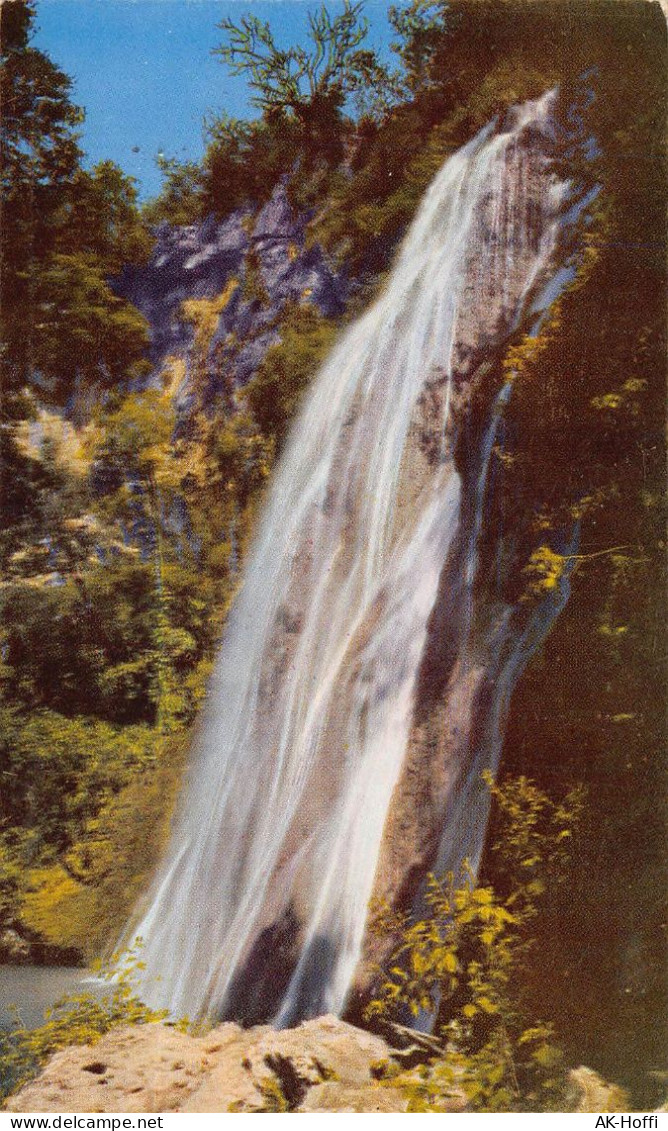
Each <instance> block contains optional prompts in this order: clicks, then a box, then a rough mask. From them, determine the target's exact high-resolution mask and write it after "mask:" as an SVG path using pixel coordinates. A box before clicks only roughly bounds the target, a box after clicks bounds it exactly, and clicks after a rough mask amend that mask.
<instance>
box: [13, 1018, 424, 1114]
mask: <svg viewBox="0 0 668 1131" xmlns="http://www.w3.org/2000/svg"><path fill="white" fill-rule="evenodd" d="M391 1055H392V1050H391V1049H390V1048H389V1046H388V1045H387V1044H386V1043H385V1041H383V1040H382V1039H381V1038H380V1037H377V1036H374V1035H373V1034H371V1033H368V1032H365V1031H364V1030H362V1029H357V1028H355V1027H354V1026H352V1025H348V1024H346V1022H344V1021H341V1020H339V1019H338V1018H336V1017H330V1016H325V1017H319V1018H317V1019H315V1020H312V1021H306V1022H304V1024H302V1025H300V1026H298V1027H297V1028H295V1029H284V1030H278V1031H277V1030H274V1029H271V1028H270V1027H269V1026H257V1027H255V1028H253V1029H242V1028H241V1027H240V1026H239V1025H236V1024H234V1023H231V1022H230V1023H227V1024H224V1025H220V1026H219V1027H218V1028H216V1029H212V1030H211V1031H210V1032H208V1033H206V1034H205V1035H203V1036H190V1035H188V1034H185V1033H181V1032H178V1031H177V1030H176V1029H174V1028H173V1027H170V1026H168V1025H162V1024H153V1025H145V1026H138V1027H137V1026H135V1027H133V1028H124V1029H117V1030H115V1031H114V1032H112V1033H109V1034H107V1036H106V1037H103V1038H102V1039H101V1040H100V1041H98V1043H97V1044H95V1045H92V1046H90V1045H86V1046H78V1047H72V1048H68V1049H65V1050H63V1051H61V1052H58V1053H56V1054H55V1055H54V1056H53V1057H52V1058H51V1060H50V1061H49V1062H48V1064H47V1065H46V1067H45V1068H44V1070H43V1072H42V1073H41V1075H40V1076H39V1077H38V1078H37V1079H36V1080H34V1081H32V1083H30V1084H27V1085H26V1086H25V1087H24V1088H23V1089H22V1090H21V1091H19V1092H18V1093H16V1095H14V1096H12V1097H10V1099H9V1100H8V1102H7V1105H6V1106H7V1109H8V1110H9V1111H15V1112H21V1111H24V1112H25V1111H30V1112H119V1111H121V1112H122V1111H125V1112H127V1111H131V1112H147V1111H148V1112H172V1111H184V1112H186V1111H187V1112H226V1111H230V1110H232V1111H237V1112H244V1111H246V1112H252V1111H276V1110H280V1111H286V1110H293V1111H310V1112H314V1111H326V1112H336V1111H339V1112H344V1111H361V1112H375V1111H382V1112H391V1111H405V1110H406V1098H405V1096H404V1094H403V1092H402V1091H401V1088H400V1087H399V1086H398V1084H397V1081H396V1079H394V1080H389V1081H388V1082H387V1083H384V1082H382V1081H379V1080H377V1079H376V1078H375V1075H374V1073H375V1072H377V1070H378V1064H379V1062H385V1061H387V1060H388V1059H389V1058H390V1057H391Z"/></svg>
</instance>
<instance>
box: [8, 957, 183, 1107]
mask: <svg viewBox="0 0 668 1131" xmlns="http://www.w3.org/2000/svg"><path fill="white" fill-rule="evenodd" d="M115 957H116V956H115ZM140 966H141V961H140V960H139V959H137V958H136V957H135V956H134V955H132V954H130V955H129V956H127V957H126V959H125V962H124V963H122V965H121V972H120V974H113V975H112V973H111V972H108V973H107V974H106V975H104V973H103V972H102V976H106V978H107V980H109V981H110V980H111V978H112V977H113V978H114V982H113V984H110V988H109V990H108V992H106V993H105V994H103V995H101V996H98V995H96V994H89V993H80V994H71V995H67V996H66V997H63V998H61V1000H60V1001H58V1002H57V1003H56V1004H55V1005H54V1006H53V1008H52V1009H50V1010H48V1011H47V1014H46V1021H45V1023H44V1024H43V1025H41V1026H39V1027H38V1028H36V1029H28V1028H25V1027H24V1026H23V1025H22V1024H21V1021H20V1017H19V1015H18V1012H17V1018H16V1023H15V1025H14V1027H13V1028H12V1029H10V1030H9V1031H5V1030H0V1061H1V1063H2V1070H1V1076H0V1098H1V1097H3V1096H7V1095H8V1094H9V1093H11V1092H14V1091H16V1090H17V1089H18V1088H21V1087H23V1085H24V1084H27V1083H28V1081H30V1080H31V1079H32V1078H33V1077H34V1076H36V1075H37V1073H38V1072H39V1070H40V1068H41V1066H42V1065H43V1064H44V1063H45V1061H46V1060H48V1058H49V1057H50V1056H52V1055H53V1053H54V1052H57V1051H58V1050H59V1049H63V1048H68V1047H70V1046H71V1045H94V1044H95V1043H96V1042H97V1041H99V1039H100V1037H103V1036H104V1035H105V1034H106V1033H108V1032H110V1031H111V1030H112V1029H117V1028H119V1027H120V1026H124V1025H147V1024H150V1023H154V1022H157V1021H162V1020H163V1019H164V1018H165V1016H166V1013H165V1012H157V1011H155V1010H152V1009H149V1008H148V1007H147V1006H145V1005H144V1004H143V1003H142V1002H141V1001H140V1000H139V999H138V998H137V997H136V996H135V995H134V992H133V989H132V973H133V970H135V969H137V968H138V967H140Z"/></svg>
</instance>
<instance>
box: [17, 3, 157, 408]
mask: <svg viewBox="0 0 668 1131" xmlns="http://www.w3.org/2000/svg"><path fill="white" fill-rule="evenodd" d="M1 18H2V33H3V34H2V37H1V41H2V47H1V49H0V50H1V54H0V102H1V104H2V107H3V111H2V120H1V122H0V157H1V161H0V166H1V168H2V174H1V177H2V179H1V182H0V187H1V191H2V223H3V270H2V280H1V281H0V320H1V325H0V330H1V332H2V340H3V342H4V343H5V346H4V349H3V351H2V354H1V355H0V363H1V366H2V368H1V371H0V380H1V384H2V388H3V392H4V393H5V395H7V394H9V393H12V394H19V393H20V391H21V389H22V387H23V386H24V385H25V384H32V385H33V387H34V388H36V389H39V391H40V395H41V396H43V397H50V398H52V399H56V400H57V402H58V403H59V404H62V403H63V402H64V401H65V400H66V399H67V397H68V396H70V395H71V393H72V392H73V391H74V390H76V389H77V387H78V382H79V381H81V380H82V379H85V380H91V379H92V380H96V379H99V380H100V381H101V382H102V383H108V382H110V381H116V380H118V379H120V378H131V377H133V376H136V375H137V372H138V366H139V365H140V360H141V357H142V354H143V351H144V349H145V345H146V332H147V328H146V324H145V322H144V319H143V318H141V316H140V315H139V314H138V312H137V311H136V310H134V309H133V308H132V307H131V306H130V305H129V304H128V303H125V302H123V301H121V300H120V299H118V298H116V297H114V296H113V294H112V292H111V290H110V289H109V287H108V285H107V281H106V280H107V277H108V276H109V275H110V274H112V273H113V272H114V271H117V270H118V269H119V268H120V266H121V265H122V263H124V262H127V261H128V260H129V259H136V258H142V257H143V256H145V254H146V252H147V249H148V243H147V239H146V236H145V234H144V233H143V232H142V230H141V226H140V224H139V221H138V218H137V213H136V208H135V194H134V189H133V187H132V185H131V183H130V182H129V180H128V178H126V177H124V175H123V174H122V173H121V172H120V170H119V169H118V168H117V167H116V166H115V165H113V164H112V163H111V162H103V163H102V164H100V165H98V166H97V167H96V168H95V169H94V170H93V171H92V172H85V171H84V170H83V169H82V168H81V165H80V161H81V157H82V154H81V151H80V149H79V147H78V144H77V136H78V135H77V133H76V127H77V126H78V125H79V124H80V122H81V121H82V118H83V115H82V112H81V111H80V110H79V109H78V107H76V106H74V105H73V104H72V103H71V102H70V100H69V95H70V91H71V85H72V84H71V82H70V80H69V78H68V77H67V76H66V75H64V74H63V73H62V72H61V71H60V70H59V69H58V68H57V67H55V66H54V64H53V63H52V62H51V61H50V59H49V58H48V57H47V56H46V55H45V54H44V53H43V52H41V51H38V50H36V49H35V48H33V47H31V46H30V36H31V34H32V25H33V22H34V6H33V5H32V4H31V3H27V2H26V0H12V3H9V4H3V5H2V16H1ZM98 371H99V372H98Z"/></svg>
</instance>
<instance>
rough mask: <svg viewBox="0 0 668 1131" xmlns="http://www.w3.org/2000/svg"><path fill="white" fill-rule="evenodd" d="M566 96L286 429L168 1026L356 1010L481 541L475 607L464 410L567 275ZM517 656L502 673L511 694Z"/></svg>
mask: <svg viewBox="0 0 668 1131" xmlns="http://www.w3.org/2000/svg"><path fill="white" fill-rule="evenodd" d="M554 100H555V95H554V94H553V93H551V94H548V95H545V96H544V97H543V98H542V99H540V100H539V101H537V102H534V103H527V104H526V105H525V106H524V107H521V108H519V109H518V110H516V111H515V112H514V113H513V114H512V115H510V116H509V117H508V119H507V120H506V122H505V123H504V125H503V127H502V128H498V127H497V126H496V125H495V124H492V125H490V126H488V127H487V128H486V129H484V130H483V131H482V132H481V133H480V134H478V136H477V137H476V138H474V139H473V140H472V141H471V142H470V143H469V144H468V145H466V146H465V147H464V148H463V149H461V150H460V151H459V152H458V153H456V154H454V155H453V156H452V157H450V159H449V160H448V161H447V162H446V164H445V165H444V166H443V168H442V169H441V171H440V172H439V173H438V175H437V176H436V178H435V180H434V182H433V184H432V185H431V187H430V188H429V190H428V192H427V193H426V196H425V198H424V200H423V202H422V204H421V207H420V209H419V211H418V213H417V215H416V217H415V220H414V222H413V224H412V226H411V228H410V231H409V232H408V235H407V237H406V239H405V242H404V245H403V247H402V249H401V251H400V254H399V256H398V259H397V262H396V265H395V267H394V270H393V272H392V275H391V277H390V279H389V282H388V284H387V287H386V289H385V291H384V293H383V294H382V295H381V297H380V298H379V299H378V300H377V301H376V303H375V304H374V305H373V307H372V308H371V309H370V310H369V311H368V312H367V313H366V314H365V315H364V316H363V317H361V318H360V319H359V321H357V322H356V323H355V324H354V325H353V326H351V327H350V328H349V329H348V330H346V332H345V333H344V334H343V335H342V337H341V339H340V341H339V343H338V345H337V346H336V348H335V349H334V350H333V352H332V354H331V356H330V358H329V360H328V361H327V362H326V364H325V365H324V366H323V368H322V369H321V371H320V374H319V376H318V377H317V379H316V380H315V382H314V386H313V389H312V392H311V394H310V396H309V398H308V401H307V403H306V405H305V407H304V410H303V412H302V414H301V417H300V419H299V421H298V423H297V425H296V427H295V428H294V430H293V432H292V435H291V438H290V442H289V445H288V447H287V450H286V453H285V455H284V457H283V459H282V462H281V464H280V467H279V468H278V470H277V472H276V475H275V478H274V482H273V487H272V490H271V493H270V497H269V499H268V501H267V505H266V510H265V513H264V517H263V520H262V523H261V528H260V532H259V536H258V539H257V542H256V545H255V548H254V550H253V553H252V556H251V558H250V560H249V562H248V564H247V567H246V570H245V578H244V582H243V587H242V589H241V592H240V594H239V596H238V599H237V601H236V605H235V607H234V610H233V612H232V614H231V616H230V619H229V622H228V625H227V628H226V632H225V638H224V642H223V646H222V650H221V654H220V657H219V659H218V663H217V668H216V671H215V675H214V679H213V683H212V686H211V688H210V695H209V706H208V710H207V714H206V718H205V720H204V723H203V726H202V733H201V737H200V742H199V757H198V759H197V761H196V762H195V764H194V766H193V770H192V781H191V783H190V785H189V787H188V789H187V792H186V797H185V801H184V804H183V806H182V809H181V812H180V817H179V819H178V821H177V825H176V828H175V831H174V835H173V841H172V845H171V849H170V853H169V855H168V859H167V860H166V863H165V865H164V868H163V871H162V874H161V875H160V876H159V877H158V880H157V882H156V885H155V887H154V890H153V892H152V893H151V896H150V902H149V905H148V907H147V909H146V910H145V913H144V916H143V920H142V922H141V923H140V924H139V925H138V926H137V927H136V929H135V931H134V933H135V934H136V935H139V936H141V937H142V939H143V952H142V959H143V962H144V964H145V971H144V972H143V974H142V975H141V978H142V984H141V986H140V992H141V994H142V996H143V997H144V998H145V1000H147V1001H148V1002H150V1003H151V1004H155V1005H159V1006H166V1007H167V1008H168V1009H169V1010H170V1011H171V1013H172V1014H174V1015H180V1014H188V1015H189V1016H191V1017H192V1016H197V1015H201V1014H203V1013H209V1014H212V1015H214V1016H218V1017H220V1016H234V1017H241V1018H247V1019H258V1018H261V1017H264V1018H267V1017H268V1018H270V1019H272V1020H274V1021H275V1022H276V1023H277V1024H287V1023H290V1022H292V1021H294V1020H297V1019H301V1018H304V1017H307V1016H313V1015H315V1014H318V1013H322V1012H336V1013H338V1012H341V1011H342V1010H343V1009H344V1006H345V1003H346V997H347V995H348V993H349V991H350V987H351V984H352V983H353V979H354V976H355V971H356V967H357V966H358V963H359V960H360V955H361V953H362V943H363V936H364V931H365V923H366V916H367V906H368V902H369V897H370V895H371V892H372V889H373V887H374V877H375V876H376V873H377V868H378V866H379V858H380V856H381V846H382V842H383V836H384V829H385V826H386V822H387V819H388V811H389V809H390V804H391V799H392V796H393V791H394V789H395V785H396V784H397V782H398V781H399V779H400V776H401V773H402V767H403V764H404V760H405V756H406V750H407V744H408V742H409V734H410V731H411V727H412V724H413V711H414V704H415V695H416V683H417V679H418V673H419V670H420V665H421V661H422V657H423V653H424V649H425V644H426V640H427V633H428V625H429V621H430V616H431V615H432V612H433V609H434V605H435V602H436V601H437V598H438V595H439V591H440V589H441V588H442V577H443V573H444V565H445V563H446V562H447V561H448V559H449V555H450V556H452V554H453V552H454V550H453V548H454V547H455V546H456V545H459V546H460V547H461V545H462V544H468V551H467V552H466V553H465V554H464V555H463V557H465V558H466V561H463V562H462V564H461V568H460V571H459V575H460V579H461V588H460V589H459V597H461V598H462V601H463V604H464V605H466V603H467V601H468V597H467V596H466V594H467V593H470V587H471V583H472V576H471V573H472V570H473V572H475V560H474V559H475V554H476V544H475V543H476V540H477V533H478V528H477V527H476V525H475V524H476V523H479V522H480V515H481V508H482V501H483V498H484V487H485V482H484V479H485V476H486V468H487V464H488V463H489V454H490V452H491V446H492V442H493V435H491V434H490V433H489V432H488V434H487V436H486V437H484V438H483V441H484V442H483V444H482V447H483V449H484V451H483V453H482V457H481V459H480V460H479V466H480V473H479V476H478V481H477V485H476V488H475V499H474V500H473V501H472V502H471V501H469V504H468V511H469V512H470V510H471V506H473V509H474V510H475V512H476V513H475V517H474V519H473V520H469V523H468V527H469V534H468V535H467V536H466V537H465V538H462V532H461V523H462V514H463V513H464V511H465V510H466V509H467V508H466V507H463V500H462V484H461V480H460V475H459V474H458V472H457V470H456V469H455V466H454V462H453V444H454V433H455V427H454V419H455V418H454V412H453V404H454V402H455V401H456V400H457V399H458V398H459V399H461V397H462V390H463V389H465V384H466V382H465V378H466V376H467V373H469V372H470V369H471V365H472V364H473V362H474V361H475V359H476V358H479V357H480V356H481V353H484V349H485V348H486V347H488V346H489V344H490V343H494V342H499V341H500V340H502V339H503V337H504V336H507V334H508V333H509V332H510V331H511V330H512V329H513V328H515V327H516V326H517V325H518V323H519V320H520V318H521V317H522V314H523V313H524V311H525V310H526V308H527V305H528V302H529V299H530V296H532V295H533V294H535V291H536V288H537V286H538V284H539V283H541V282H542V281H544V279H545V276H546V272H547V271H548V270H549V268H550V267H552V266H553V265H554V259H555V254H556V249H557V245H558V241H559V231H560V223H559V214H560V210H561V209H562V205H563V201H564V199H565V197H566V186H565V185H564V184H563V183H562V182H559V181H558V180H557V178H556V176H555V175H554V174H553V173H552V172H551V171H550V161H549V157H548V156H546V154H547V153H548V152H549V147H550V139H551V137H552V129H553V126H552V113H553V105H554ZM537 139H538V140H537ZM499 411H501V410H500V409H499ZM425 422H426V424H425ZM493 427H494V428H496V424H494V425H493ZM485 445H486V446H485ZM487 449H489V451H488V450H487ZM481 477H482V478H481ZM464 501H465V500H464ZM471 532H473V536H472V537H471ZM460 557H462V555H461V553H460ZM527 631H528V630H527ZM497 636H498V638H499V640H501V638H502V637H503V632H502V629H501V628H499V627H498V626H497ZM468 637H469V633H468V631H465V632H464V631H463V632H462V633H460V643H462V642H463V644H462V646H463V647H468ZM507 651H508V649H507V647H506V652H507ZM511 652H512V656H510V659H509V658H508V657H507V656H506V660H507V662H505V661H504V663H503V664H502V663H501V660H500V659H499V660H498V663H497V665H496V666H497V669H498V670H499V671H502V672H503V673H504V674H503V679H504V681H505V683H504V694H506V693H507V692H508V688H509V687H510V684H511V683H512V674H513V672H514V670H515V669H516V668H517V666H518V662H516V660H513V656H515V655H516V652H515V651H513V650H512V649H511ZM497 653H498V656H499V657H500V656H501V655H502V654H505V653H504V647H503V646H502V644H499V646H498V648H497ZM461 664H462V667H463V669H465V668H466V666H467V661H466V660H465V657H461ZM497 707H498V704H497V705H496V706H494V705H493V706H492V707H491V708H490V721H489V724H488V729H489V728H491V729H494V727H496V728H497V730H498V727H499V725H500V724H499V720H498V719H496V718H492V717H491V716H494V714H495V711H497ZM497 713H498V712H497ZM455 808H456V806H455ZM483 831H484V830H483ZM476 835H478V838H479V837H480V836H481V835H482V833H480V831H478V833H477V834H476ZM448 838H449V840H450V841H453V840H454V841H455V842H456V840H457V831H456V826H455V825H451V824H450V823H448V827H447V829H446V833H445V837H444V843H445V842H448V843H449V840H448ZM464 839H466V838H464ZM474 847H475V846H474ZM470 848H471V846H470V844H469V843H468V841H467V843H466V851H470ZM478 850H479V845H478ZM446 855H447V853H446ZM450 855H452V853H450ZM269 968H270V969H271V975H270V976H268V974H267V970H268V969H269Z"/></svg>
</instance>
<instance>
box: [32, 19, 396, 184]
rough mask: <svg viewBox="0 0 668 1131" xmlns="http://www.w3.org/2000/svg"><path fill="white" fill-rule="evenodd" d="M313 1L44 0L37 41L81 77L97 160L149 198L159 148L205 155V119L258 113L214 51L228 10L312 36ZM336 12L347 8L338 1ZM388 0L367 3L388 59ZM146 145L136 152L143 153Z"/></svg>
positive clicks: (91, 159)
mask: <svg viewBox="0 0 668 1131" xmlns="http://www.w3.org/2000/svg"><path fill="white" fill-rule="evenodd" d="M311 6H319V4H317V5H311V4H310V3H309V0H251V2H250V3H248V2H244V0H38V3H37V21H36V24H37V29H38V30H37V34H36V36H35V38H34V40H33V42H34V45H35V46H36V47H39V48H41V50H43V51H45V52H46V53H47V54H48V55H49V56H50V58H51V59H52V60H53V62H54V63H56V64H57V65H58V66H59V67H60V68H61V69H62V70H63V71H65V72H66V74H68V75H69V76H70V78H71V79H72V80H73V82H74V93H73V100H74V101H75V102H76V103H77V104H78V105H80V106H83V107H84V108H85V110H86V122H85V125H84V126H83V137H82V145H83V148H84V149H85V150H86V153H87V162H88V163H89V164H94V163H95V162H96V161H100V160H103V159H105V158H111V159H112V160H114V161H116V162H117V163H118V164H119V165H120V166H121V167H122V168H123V169H124V170H125V171H126V172H127V173H129V174H130V175H131V176H133V177H135V178H136V180H137V182H138V187H139V189H140V192H141V196H142V197H143V198H146V197H147V196H150V195H153V194H154V193H156V192H157V191H158V189H159V186H160V175H159V172H158V170H157V168H156V166H155V156H156V154H157V153H158V152H159V151H162V152H164V153H165V155H166V156H169V157H171V156H174V157H178V158H180V159H181V160H185V159H188V158H198V157H200V156H201V154H202V149H203V143H202V118H203V117H204V115H205V114H207V113H211V112H219V111H221V110H223V109H224V110H226V111H227V112H228V113H229V114H232V115H233V116H239V117H241V116H244V115H245V114H249V113H251V112H252V110H251V108H250V106H249V102H248V95H247V88H246V84H245V82H244V80H243V78H241V77H237V78H235V77H232V76H230V75H229V74H228V73H227V70H226V68H225V67H224V65H223V64H222V63H221V62H220V61H219V60H218V59H216V58H215V57H213V56H212V55H211V54H210V52H211V48H212V47H215V46H216V44H217V43H220V41H221V39H222V33H221V32H219V31H218V30H217V28H216V24H217V23H219V22H220V20H221V19H222V18H223V17H224V16H232V17H233V18H235V17H239V16H240V15H241V14H242V13H243V12H247V11H252V12H253V13H255V14H256V15H257V16H259V17H260V18H261V19H263V20H268V21H269V22H270V24H271V26H272V28H273V29H274V33H275V35H276V38H277V39H278V40H279V41H283V42H285V43H294V42H297V41H299V39H300V38H302V37H303V36H304V29H305V26H306V13H307V11H308V9H309V7H311ZM328 7H329V8H330V11H332V12H335V11H337V10H339V9H340V8H341V7H342V4H341V3H340V2H337V0H332V2H330V3H329V4H328ZM387 7H388V4H387V3H385V0H367V3H366V5H365V11H366V16H367V19H368V20H369V23H370V25H371V30H370V33H369V38H368V43H370V44H373V45H374V46H376V47H378V48H379V49H380V51H381V54H382V55H383V56H384V57H387V56H388V54H389V52H388V44H389V40H390V28H389V26H388V23H387ZM137 149H138V150H139V151H138V152H136V150H137Z"/></svg>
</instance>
